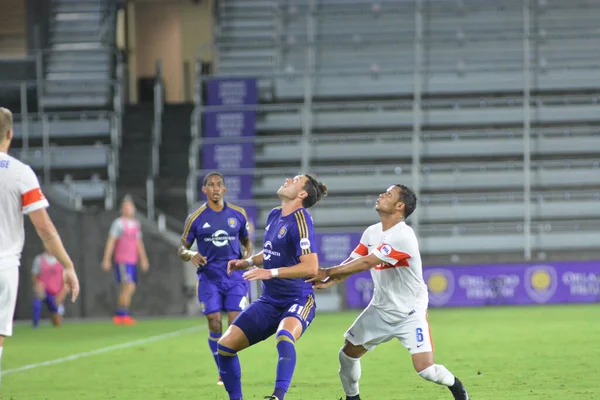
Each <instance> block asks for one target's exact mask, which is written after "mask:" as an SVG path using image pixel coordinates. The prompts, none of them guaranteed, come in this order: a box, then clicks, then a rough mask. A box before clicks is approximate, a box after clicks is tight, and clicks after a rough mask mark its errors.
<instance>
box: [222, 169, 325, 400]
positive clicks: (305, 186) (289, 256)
mask: <svg viewBox="0 0 600 400" xmlns="http://www.w3.org/2000/svg"><path fill="white" fill-rule="evenodd" d="M277 195H278V196H279V198H280V199H281V207H277V208H274V209H273V210H272V211H271V213H270V214H269V217H268V218H267V225H266V227H265V234H264V242H263V251H262V252H260V253H259V254H256V255H254V256H252V257H250V258H248V259H246V260H232V261H230V262H229V265H228V270H229V271H230V272H231V273H232V274H234V273H236V270H240V269H244V270H246V269H248V268H250V267H253V266H255V265H262V266H263V268H253V269H251V270H249V271H247V272H246V273H244V278H245V279H247V280H249V281H254V280H258V279H261V280H263V284H262V289H263V293H262V295H261V296H260V298H259V299H258V300H256V301H255V302H253V303H252V304H250V306H249V307H248V308H247V309H246V310H244V311H243V312H242V313H241V314H240V315H239V316H238V317H237V318H236V320H235V321H233V325H231V326H230V327H229V329H228V330H227V332H225V335H223V337H222V338H221V339H220V340H219V343H218V353H219V371H220V372H221V377H222V378H223V383H224V384H225V388H226V389H227V392H228V393H229V398H230V399H231V400H240V399H242V398H243V397H242V383H241V368H240V361H239V359H238V356H237V352H238V351H241V350H243V349H245V348H246V347H249V346H252V345H254V344H256V343H258V342H260V341H262V340H265V339H267V338H268V337H270V336H272V335H273V334H274V333H276V338H277V340H276V342H277V353H278V355H279V357H278V361H277V376H276V381H275V389H274V391H273V394H272V395H271V396H267V397H265V399H271V400H283V398H284V396H285V394H286V393H287V391H288V389H289V387H290V382H291V381H292V376H293V375H294V369H295V368H296V348H295V343H296V341H297V340H298V339H299V338H300V336H302V334H303V333H304V331H306V329H307V328H308V325H309V324H310V323H311V321H312V320H313V318H314V317H315V311H316V306H315V298H314V295H313V288H312V285H311V284H310V283H307V282H305V279H306V278H310V277H313V276H315V274H316V273H317V272H318V268H319V259H318V257H317V253H316V247H315V244H316V239H315V232H314V227H313V221H312V217H311V216H310V214H309V213H308V211H306V209H307V208H309V207H311V206H313V205H314V204H316V203H317V202H318V201H319V200H320V199H321V197H323V196H326V195H327V187H326V186H325V185H323V183H321V182H319V181H318V180H317V179H316V178H315V177H314V176H312V175H299V176H296V177H295V178H293V179H286V180H285V183H284V184H283V186H281V187H280V188H279V190H278V191H277Z"/></svg>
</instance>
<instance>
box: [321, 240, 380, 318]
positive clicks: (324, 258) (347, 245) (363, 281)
mask: <svg viewBox="0 0 600 400" xmlns="http://www.w3.org/2000/svg"><path fill="white" fill-rule="evenodd" d="M361 235H362V233H328V234H319V235H317V243H318V249H319V265H321V266H325V267H332V266H334V265H338V264H340V263H341V262H342V261H344V260H345V259H346V258H348V256H349V255H350V253H352V250H354V248H355V247H356V246H358V243H359V242H360V237H361ZM371 297H373V280H371V273H370V272H369V271H365V272H361V273H359V274H354V275H351V276H349V277H348V278H347V279H346V303H347V305H348V307H350V308H364V307H365V306H366V305H367V304H369V301H371Z"/></svg>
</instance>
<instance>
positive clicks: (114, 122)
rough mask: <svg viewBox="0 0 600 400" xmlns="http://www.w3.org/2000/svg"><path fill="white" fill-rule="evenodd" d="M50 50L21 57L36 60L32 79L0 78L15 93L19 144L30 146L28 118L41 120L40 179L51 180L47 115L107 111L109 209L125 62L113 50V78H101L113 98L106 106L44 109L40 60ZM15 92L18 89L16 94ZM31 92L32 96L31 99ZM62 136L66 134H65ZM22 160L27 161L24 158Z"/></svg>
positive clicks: (4, 87) (88, 114) (73, 116)
mask: <svg viewBox="0 0 600 400" xmlns="http://www.w3.org/2000/svg"><path fill="white" fill-rule="evenodd" d="M51 51H52V50H51V49H40V50H35V51H34V55H32V56H28V57H26V58H24V59H23V60H24V61H31V62H34V63H35V71H36V77H35V79H34V80H23V81H0V90H2V91H3V92H4V94H5V96H8V95H9V93H11V92H13V93H14V94H15V95H16V96H13V98H14V99H15V105H16V104H18V105H19V108H20V110H15V109H13V110H12V111H13V112H14V114H15V122H16V123H18V122H21V132H22V137H21V140H22V148H23V149H24V150H27V149H29V147H30V141H31V137H32V134H31V130H30V125H31V122H32V121H40V122H41V124H42V148H43V151H44V156H43V157H44V168H43V175H42V181H43V182H44V183H45V184H50V183H51V182H50V181H51V178H50V174H51V169H52V168H51V165H50V161H49V151H48V149H49V148H50V140H51V136H52V135H51V134H50V130H49V124H50V122H51V119H50V117H52V120H54V119H56V118H62V119H66V120H76V119H85V118H88V117H91V116H92V117H93V116H97V115H106V116H107V117H108V118H110V133H109V135H110V142H111V152H110V156H109V165H108V170H107V173H108V180H109V185H108V189H107V193H106V197H105V199H104V201H105V207H106V209H112V208H113V207H114V206H115V204H116V196H117V188H116V185H117V179H118V171H119V149H120V146H121V141H122V139H121V138H122V118H123V109H124V100H123V98H124V81H125V76H124V71H125V65H124V60H123V57H122V55H121V54H120V53H119V52H117V51H114V50H112V52H113V56H114V61H115V71H116V76H115V79H111V80H103V81H102V83H106V84H107V85H109V86H110V88H111V92H112V99H111V100H110V102H109V103H107V104H106V109H105V110H98V111H82V112H55V111H47V110H45V109H44V106H43V104H44V100H43V97H44V86H45V85H46V84H47V83H48V81H47V80H46V79H45V72H44V67H43V64H44V59H45V58H46V55H47V54H49V53H50V52H51ZM0 62H1V61H0ZM65 83H66V84H70V85H72V84H80V85H86V84H89V83H90V82H89V81H88V80H77V79H69V80H68V81H66V82H65ZM32 91H35V94H34V95H32V93H31V92H32ZM16 93H18V95H17V94H16ZM32 96H33V97H34V98H33V99H32ZM32 104H34V105H35V106H37V107H35V106H34V107H33V109H32V108H31V107H30V105H32ZM111 106H112V107H111ZM110 108H112V110H109V109H110ZM19 111H20V112H19ZM64 137H68V135H67V136H64ZM24 161H25V162H27V161H26V160H24ZM70 197H71V198H73V199H77V198H78V195H77V193H71V194H70Z"/></svg>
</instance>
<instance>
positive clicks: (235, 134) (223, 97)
mask: <svg viewBox="0 0 600 400" xmlns="http://www.w3.org/2000/svg"><path fill="white" fill-rule="evenodd" d="M206 88H207V97H208V101H207V103H208V106H220V105H228V106H235V105H253V104H257V103H258V87H257V84H256V79H213V80H210V81H208V82H206ZM203 121H204V137H205V138H212V139H219V140H218V142H215V141H213V143H207V144H204V145H203V146H202V165H203V168H204V170H206V171H215V170H216V171H219V172H221V173H222V174H223V175H224V176H225V185H226V186H227V193H226V195H225V199H226V200H227V201H231V202H236V201H238V200H250V199H252V182H253V177H252V174H232V173H228V172H227V170H250V171H251V170H252V169H254V167H255V165H256V164H255V160H254V143H253V142H242V143H240V141H239V140H236V138H239V137H253V136H255V135H256V112H255V111H241V110H240V111H236V110H235V109H233V110H228V111H208V112H205V113H204V117H203ZM200 179H203V177H201V178H200ZM200 182H202V181H200ZM200 186H201V184H200Z"/></svg>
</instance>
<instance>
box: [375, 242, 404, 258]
mask: <svg viewBox="0 0 600 400" xmlns="http://www.w3.org/2000/svg"><path fill="white" fill-rule="evenodd" d="M377 250H379V252H380V253H381V254H383V255H384V256H386V257H389V258H393V259H394V260H396V261H402V260H405V259H407V258H410V254H407V253H404V252H402V251H398V250H396V249H394V248H393V247H392V245H390V244H386V243H384V244H382V245H381V246H379V247H378V248H377Z"/></svg>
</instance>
